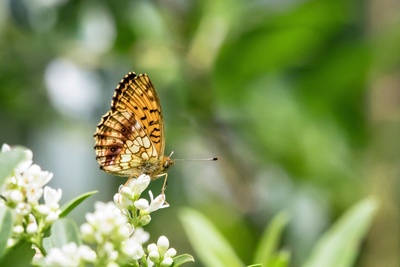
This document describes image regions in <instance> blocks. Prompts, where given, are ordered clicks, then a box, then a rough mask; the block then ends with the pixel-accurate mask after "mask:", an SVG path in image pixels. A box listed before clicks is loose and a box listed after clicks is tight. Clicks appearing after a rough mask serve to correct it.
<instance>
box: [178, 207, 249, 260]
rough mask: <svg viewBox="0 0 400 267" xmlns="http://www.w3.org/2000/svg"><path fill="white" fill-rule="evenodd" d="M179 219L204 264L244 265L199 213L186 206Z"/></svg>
mask: <svg viewBox="0 0 400 267" xmlns="http://www.w3.org/2000/svg"><path fill="white" fill-rule="evenodd" d="M179 219H180V221H181V222H182V224H183V228H184V229H185V232H186V235H187V236H188V237H189V241H190V243H191V244H192V246H193V248H194V250H195V251H196V253H197V254H198V255H199V257H200V258H201V261H202V262H203V263H204V265H205V266H212V267H219V266H221V267H222V266H230V267H241V266H244V264H243V263H242V262H241V260H240V259H239V258H238V256H237V255H236V253H235V251H234V250H233V249H232V247H231V246H230V245H229V243H228V241H227V240H226V239H225V238H224V237H223V236H222V234H221V233H220V232H219V231H218V230H217V229H216V228H215V226H214V225H213V224H212V223H211V222H210V221H209V220H208V219H207V218H206V217H204V216H203V215H202V214H201V213H199V212H197V211H194V210H192V209H188V208H186V209H183V210H182V211H181V212H180V214H179Z"/></svg>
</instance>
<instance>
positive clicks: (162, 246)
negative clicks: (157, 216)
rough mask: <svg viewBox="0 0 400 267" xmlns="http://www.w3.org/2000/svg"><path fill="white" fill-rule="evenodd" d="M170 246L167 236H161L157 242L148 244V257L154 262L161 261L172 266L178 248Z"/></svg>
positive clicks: (164, 264) (162, 264)
mask: <svg viewBox="0 0 400 267" xmlns="http://www.w3.org/2000/svg"><path fill="white" fill-rule="evenodd" d="M168 247H169V240H168V238H167V237H165V236H160V237H159V238H158V240H157V245H156V244H154V243H153V244H150V245H148V246H147V251H148V254H149V256H148V259H147V261H148V262H149V261H151V262H153V263H160V265H161V266H171V265H172V264H173V262H174V261H173V259H172V257H174V256H175V255H176V250H175V249H174V248H170V249H169V248H168Z"/></svg>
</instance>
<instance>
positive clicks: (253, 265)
mask: <svg viewBox="0 0 400 267" xmlns="http://www.w3.org/2000/svg"><path fill="white" fill-rule="evenodd" d="M262 266H263V265H262V264H252V265H248V266H247V267H262Z"/></svg>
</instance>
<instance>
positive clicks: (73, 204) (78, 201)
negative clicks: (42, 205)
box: [60, 191, 98, 218]
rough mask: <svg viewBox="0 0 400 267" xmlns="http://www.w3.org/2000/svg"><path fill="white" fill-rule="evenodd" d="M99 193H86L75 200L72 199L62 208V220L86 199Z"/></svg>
mask: <svg viewBox="0 0 400 267" xmlns="http://www.w3.org/2000/svg"><path fill="white" fill-rule="evenodd" d="M97 192H98V191H90V192H87V193H84V194H82V195H80V196H78V197H76V198H74V199H71V200H70V201H68V202H67V203H65V204H64V205H63V206H62V207H61V214H60V218H64V217H65V216H67V215H68V214H69V213H70V212H71V211H72V210H73V209H75V208H76V207H77V206H78V205H79V204H81V203H82V202H83V201H84V200H85V199H87V198H88V197H90V196H91V195H94V194H96V193H97Z"/></svg>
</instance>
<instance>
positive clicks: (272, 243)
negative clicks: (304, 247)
mask: <svg viewBox="0 0 400 267" xmlns="http://www.w3.org/2000/svg"><path fill="white" fill-rule="evenodd" d="M288 221H289V216H288V215H287V213H286V212H280V213H278V214H277V215H276V216H275V217H274V218H273V219H272V221H271V223H270V224H269V226H268V227H267V228H266V229H265V231H264V233H263V235H262V237H261V240H260V243H259V244H258V246H257V248H256V253H255V255H254V260H253V262H261V263H263V264H266V265H267V266H269V265H268V264H269V263H270V260H271V257H272V255H273V253H274V252H275V251H278V245H279V241H280V239H281V235H282V231H283V229H284V228H285V227H286V225H287V223H288Z"/></svg>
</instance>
